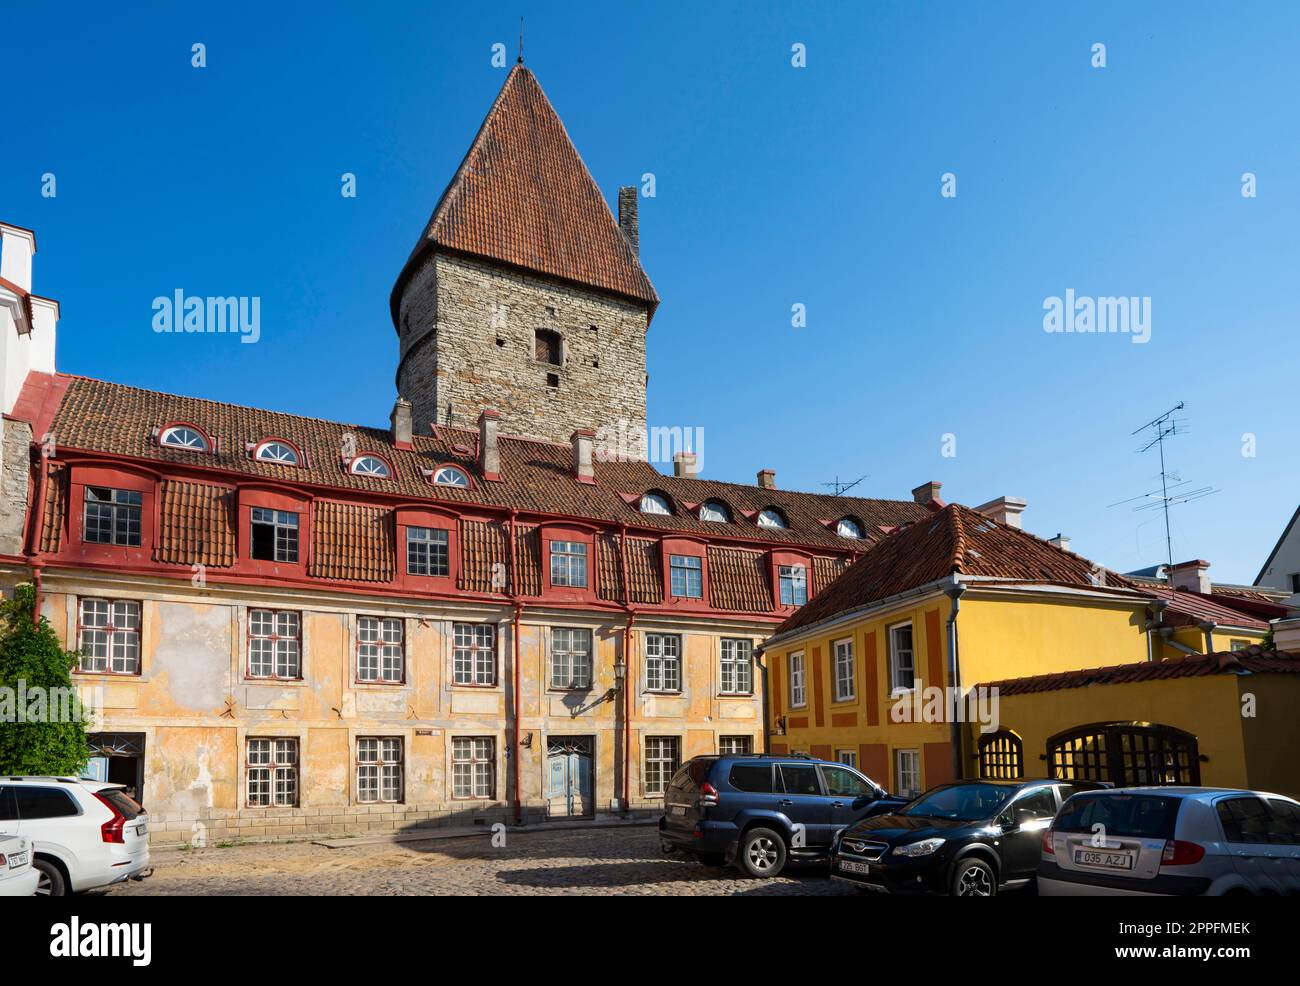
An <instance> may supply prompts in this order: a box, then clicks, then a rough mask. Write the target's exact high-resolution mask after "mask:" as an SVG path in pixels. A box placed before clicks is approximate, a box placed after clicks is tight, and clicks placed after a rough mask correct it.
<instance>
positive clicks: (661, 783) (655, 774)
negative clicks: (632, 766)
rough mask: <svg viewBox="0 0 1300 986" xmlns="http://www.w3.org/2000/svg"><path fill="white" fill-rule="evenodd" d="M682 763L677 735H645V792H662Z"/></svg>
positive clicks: (680, 744) (680, 746)
mask: <svg viewBox="0 0 1300 986" xmlns="http://www.w3.org/2000/svg"><path fill="white" fill-rule="evenodd" d="M681 765H682V741H681V739H680V738H679V737H677V736H647V737H646V740H645V793H646V794H663V793H664V788H666V787H667V786H668V782H669V781H670V780H672V779H673V774H675V773H677V768H678V767H680V766H681Z"/></svg>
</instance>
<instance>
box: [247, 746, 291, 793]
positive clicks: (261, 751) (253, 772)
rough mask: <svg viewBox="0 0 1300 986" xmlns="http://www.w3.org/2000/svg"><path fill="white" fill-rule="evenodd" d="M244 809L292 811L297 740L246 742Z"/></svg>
mask: <svg viewBox="0 0 1300 986" xmlns="http://www.w3.org/2000/svg"><path fill="white" fill-rule="evenodd" d="M247 773H248V806H249V807H250V808H295V807H297V805H298V741H297V740H296V739H251V738H250V739H249V741H248V763H247Z"/></svg>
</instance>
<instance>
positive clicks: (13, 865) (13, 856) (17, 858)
mask: <svg viewBox="0 0 1300 986" xmlns="http://www.w3.org/2000/svg"><path fill="white" fill-rule="evenodd" d="M26 865H27V853H25V852H11V853H10V854H9V868H10V869H11V870H16V869H17V868H18V867H20V866H26Z"/></svg>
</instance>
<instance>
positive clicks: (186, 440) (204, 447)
mask: <svg viewBox="0 0 1300 986" xmlns="http://www.w3.org/2000/svg"><path fill="white" fill-rule="evenodd" d="M158 444H159V445H161V446H163V447H165V448H183V449H185V450H186V451H189V452H211V451H212V446H211V445H209V444H208V439H207V436H206V435H204V434H203V432H201V431H199V430H198V429H197V428H191V427H190V426H189V425H172V426H171V427H170V428H164V429H163V433H162V434H161V435H159V436H158Z"/></svg>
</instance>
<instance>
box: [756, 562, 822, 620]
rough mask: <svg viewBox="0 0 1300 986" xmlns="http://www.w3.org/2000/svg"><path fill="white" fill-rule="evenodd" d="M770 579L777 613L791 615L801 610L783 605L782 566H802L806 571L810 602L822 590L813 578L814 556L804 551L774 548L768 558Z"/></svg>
mask: <svg viewBox="0 0 1300 986" xmlns="http://www.w3.org/2000/svg"><path fill="white" fill-rule="evenodd" d="M767 565H768V579H769V580H770V581H771V585H772V604H773V606H774V607H775V612H777V613H785V614H786V615H789V614H790V613H793V612H795V611H796V610H797V609H799V607H798V606H782V605H781V566H783V565H802V566H803V569H804V582H805V584H806V585H807V587H808V600H809V602H811V601H812V598H813V596H814V595H815V594H816V593H817V592H818V591H819V590H820V588H821V587H820V586H818V585H816V584H814V576H813V556H812V555H810V554H807V553H806V552H803V551H797V550H792V549H790V548H784V547H783V548H774V549H772V550H771V551H770V552H769V553H768V556H767Z"/></svg>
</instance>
